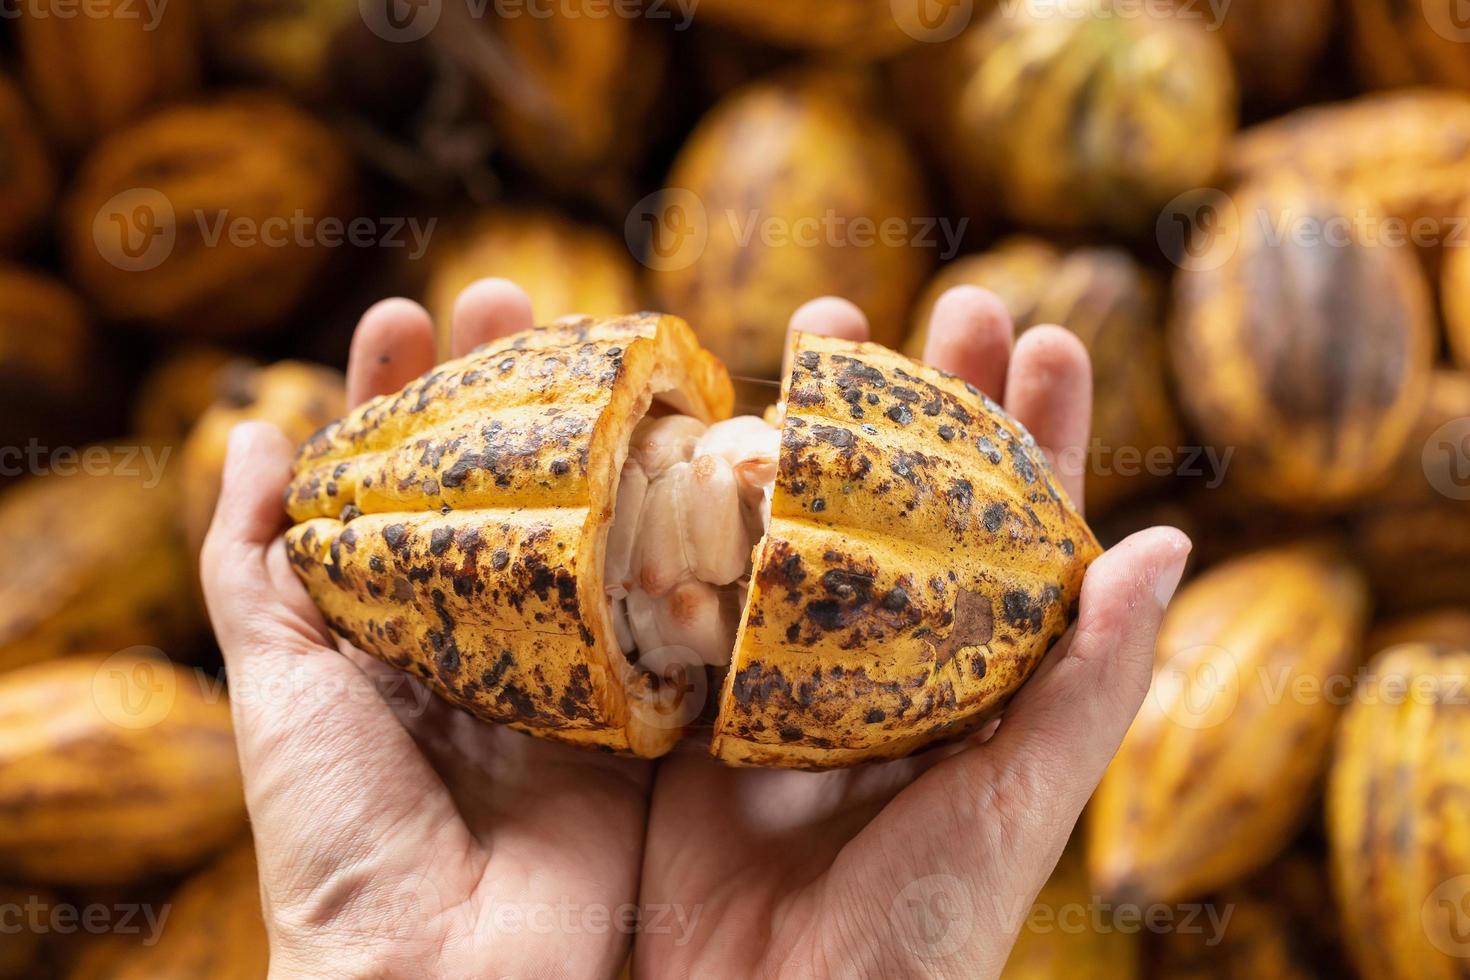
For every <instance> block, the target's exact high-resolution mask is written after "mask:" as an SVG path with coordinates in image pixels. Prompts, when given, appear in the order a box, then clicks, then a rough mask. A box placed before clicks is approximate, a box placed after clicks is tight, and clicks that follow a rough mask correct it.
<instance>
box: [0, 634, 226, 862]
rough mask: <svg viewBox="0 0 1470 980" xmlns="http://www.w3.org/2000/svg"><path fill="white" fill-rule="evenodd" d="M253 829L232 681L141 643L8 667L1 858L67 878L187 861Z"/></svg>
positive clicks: (1, 693) (1, 720)
mask: <svg viewBox="0 0 1470 980" xmlns="http://www.w3.org/2000/svg"><path fill="white" fill-rule="evenodd" d="M244 830H245V800H244V795H243V791H242V789H241V785H240V769H239V763H238V761H237V760H236V756H235V741H234V737H233V735H232V732H231V728H230V705H229V702H228V700H227V699H226V698H225V697H224V694H223V689H222V688H219V689H216V688H214V687H212V686H211V682H210V681H209V680H208V679H206V678H205V677H204V676H203V675H201V674H199V673H198V672H196V671H193V670H190V669H186V668H183V667H178V666H175V665H173V664H170V663H169V662H168V661H166V660H164V659H162V658H161V657H155V656H152V655H149V654H146V653H144V652H142V651H138V650H133V649H130V650H124V651H120V652H118V653H115V654H83V655H79V656H75V657H62V658H59V659H57V660H53V661H50V662H47V663H42V664H36V665H34V666H31V667H26V668H24V669H21V670H16V671H11V672H10V673H7V674H4V675H3V676H0V867H3V868H4V869H5V873H6V874H7V876H10V877H16V878H21V879H25V880H35V881H41V882H47V883H55V884H59V885H63V884H64V885H106V884H123V883H127V882H131V881H136V880H140V879H142V878H143V877H145V876H147V875H151V874H159V873H166V872H170V871H177V870H181V869H183V868H186V867H188V866H190V865H192V864H194V863H195V862H197V861H199V860H200V859H202V858H204V857H206V856H208V855H209V854H211V853H212V852H214V851H215V850H217V849H218V848H220V847H222V846H223V845H224V844H226V843H227V842H228V841H230V840H231V839H233V838H236V837H238V836H239V835H240V834H242V833H243V832H244Z"/></svg>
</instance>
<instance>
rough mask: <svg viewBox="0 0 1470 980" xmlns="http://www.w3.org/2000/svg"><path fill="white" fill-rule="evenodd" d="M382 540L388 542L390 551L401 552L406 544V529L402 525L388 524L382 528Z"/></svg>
mask: <svg viewBox="0 0 1470 980" xmlns="http://www.w3.org/2000/svg"><path fill="white" fill-rule="evenodd" d="M383 540H384V541H386V542H388V548H389V549H390V550H391V551H394V552H399V551H402V550H403V547H404V545H405V544H406V543H407V542H408V528H407V527H405V526H403V525H402V524H389V525H388V526H387V527H385V528H383Z"/></svg>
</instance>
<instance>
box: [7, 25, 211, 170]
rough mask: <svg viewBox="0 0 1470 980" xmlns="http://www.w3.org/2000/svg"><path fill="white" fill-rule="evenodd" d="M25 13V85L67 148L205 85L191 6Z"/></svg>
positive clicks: (22, 51)
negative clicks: (201, 74)
mask: <svg viewBox="0 0 1470 980" xmlns="http://www.w3.org/2000/svg"><path fill="white" fill-rule="evenodd" d="M20 9H21V10H22V12H23V13H22V16H21V17H20V21H19V31H18V33H19V38H20V55H21V62H22V65H23V67H24V69H25V81H26V86H27V88H28V89H29V91H30V92H31V95H32V97H33V98H34V99H35V100H36V104H37V105H38V107H39V108H40V111H41V114H42V117H43V119H44V121H45V125H46V127H47V129H48V130H49V131H50V132H51V134H52V135H53V136H54V137H55V138H56V139H57V140H58V141H59V142H61V143H62V144H63V145H66V146H68V147H71V148H73V149H75V148H79V147H82V146H84V145H86V144H89V143H92V142H93V141H95V140H96V139H97V138H98V137H101V136H103V135H105V134H107V133H110V132H113V131H114V130H117V129H119V128H121V127H122V126H124V125H126V124H128V123H130V122H132V121H134V120H135V119H138V118H139V117H141V116H143V115H145V114H146V113H147V112H149V111H150V110H152V109H154V108H156V107H158V106H161V105H164V104H166V103H168V102H173V101H176V100H178V99H180V98H183V97H184V96H187V95H188V94H189V93H191V92H192V91H193V90H194V89H195V88H196V87H197V86H198V84H199V68H200V66H199V43H198V36H197V35H198V24H197V22H196V19H195V8H194V4H193V3H192V2H186V3H167V4H165V3H135V2H131V0H93V2H91V3H89V4H88V6H87V8H86V10H85V11H83V12H81V13H80V14H78V15H74V16H70V17H65V16H61V15H60V11H59V9H58V10H51V11H46V10H44V9H42V8H35V7H29V6H22V7H21V8H20Z"/></svg>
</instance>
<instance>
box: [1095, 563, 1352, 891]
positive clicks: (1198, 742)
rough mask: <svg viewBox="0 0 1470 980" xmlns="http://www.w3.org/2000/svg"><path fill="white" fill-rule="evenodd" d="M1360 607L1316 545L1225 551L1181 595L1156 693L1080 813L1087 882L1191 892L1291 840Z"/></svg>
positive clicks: (1347, 568) (1348, 663)
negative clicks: (1233, 555) (1223, 559)
mask: <svg viewBox="0 0 1470 980" xmlns="http://www.w3.org/2000/svg"><path fill="white" fill-rule="evenodd" d="M1367 605H1368V597H1367V590H1366V588H1365V586H1364V583H1363V581H1362V577H1361V575H1360V574H1359V573H1358V572H1357V571H1356V570H1355V569H1354V568H1353V567H1352V566H1351V565H1349V564H1347V562H1346V560H1345V559H1344V558H1343V557H1342V556H1341V555H1340V554H1338V553H1337V551H1336V550H1335V549H1333V548H1329V547H1327V546H1323V545H1317V544H1300V545H1294V546H1289V547H1283V548H1277V549H1272V550H1268V551H1262V552H1258V553H1256V554H1253V555H1247V556H1244V557H1241V558H1238V559H1235V560H1233V561H1230V562H1227V563H1225V564H1223V565H1220V566H1218V567H1216V568H1214V569H1211V570H1209V571H1207V572H1205V573H1203V574H1201V575H1200V576H1199V577H1198V578H1196V579H1194V580H1193V581H1191V582H1190V583H1188V584H1187V585H1186V586H1185V587H1184V588H1183V589H1182V590H1181V591H1180V593H1179V594H1178V595H1177V596H1176V597H1175V599H1174V601H1173V603H1172V604H1171V605H1170V606H1169V610H1168V612H1167V613H1165V616H1164V622H1163V625H1162V627H1161V628H1160V630H1159V639H1158V646H1157V651H1156V662H1155V670H1154V683H1153V687H1152V689H1151V690H1150V693H1149V696H1148V697H1147V698H1146V699H1145V700H1144V704H1143V708H1142V709H1141V710H1140V711H1139V714H1138V717H1137V718H1136V719H1135V721H1134V723H1133V726H1132V727H1131V728H1130V729H1129V731H1128V734H1127V736H1126V737H1125V738H1124V740H1123V745H1122V747H1121V748H1120V749H1119V750H1118V754H1117V756H1116V757H1115V758H1114V759H1113V761H1112V763H1111V764H1110V765H1109V766H1108V769H1107V772H1106V774H1104V776H1103V779H1102V783H1101V784H1100V785H1099V786H1098V790H1097V793H1096V794H1095V795H1094V796H1093V799H1092V803H1091V804H1090V806H1089V808H1088V812H1087V849H1088V850H1087V855H1088V861H1089V866H1090V870H1091V875H1092V881H1093V884H1094V885H1096V886H1097V887H1098V888H1099V889H1101V890H1102V892H1103V893H1104V894H1105V895H1110V896H1116V897H1122V898H1125V899H1126V900H1130V901H1138V902H1142V903H1148V902H1172V901H1177V900H1181V899H1188V898H1194V897H1198V896H1200V895H1203V894H1205V893H1206V892H1209V891H1212V890H1214V889H1217V888H1222V887H1225V886H1226V885H1230V884H1233V883H1234V882H1236V881H1238V880H1240V879H1242V878H1244V877H1245V876H1246V875H1248V874H1250V873H1252V872H1254V871H1257V870H1259V869H1260V868H1261V867H1262V866H1264V865H1265V864H1266V863H1267V862H1269V861H1270V860H1271V859H1272V858H1274V857H1276V855H1277V854H1278V853H1280V851H1281V850H1282V849H1284V848H1285V847H1286V845H1287V844H1288V843H1290V841H1291V838H1292V834H1293V833H1294V832H1295V831H1296V829H1297V827H1298V825H1299V824H1300V822H1301V820H1302V818H1303V817H1304V816H1305V815H1306V811H1307V807H1308V806H1309V804H1310V803H1311V802H1312V796H1313V792H1314V789H1315V782H1316V780H1317V777H1318V776H1319V775H1320V773H1321V771H1322V769H1323V767H1324V766H1325V764H1326V762H1327V752H1328V747H1329V744H1330V742H1331V738H1332V730H1333V726H1334V725H1335V723H1336V721H1337V717H1338V714H1339V711H1338V705H1339V703H1340V700H1341V698H1340V695H1342V694H1343V693H1344V692H1343V691H1342V690H1339V688H1340V687H1341V686H1342V685H1344V684H1346V683H1348V678H1349V677H1350V675H1351V672H1352V671H1353V669H1354V668H1355V667H1356V666H1357V663H1358V656H1359V644H1360V642H1361V640H1362V631H1363V628H1364V625H1365V622H1366V617H1367ZM1201 841H1208V842H1209V845H1208V846H1205V847H1202V846H1200V842H1201Z"/></svg>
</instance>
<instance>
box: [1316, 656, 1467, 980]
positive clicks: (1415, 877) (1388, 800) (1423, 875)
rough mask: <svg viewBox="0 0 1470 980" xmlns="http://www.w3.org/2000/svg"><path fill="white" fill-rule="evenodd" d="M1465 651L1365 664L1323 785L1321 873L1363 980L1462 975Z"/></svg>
mask: <svg viewBox="0 0 1470 980" xmlns="http://www.w3.org/2000/svg"><path fill="white" fill-rule="evenodd" d="M1467 692H1470V649H1467V648H1465V647H1452V646H1428V645H1413V646H1400V647H1394V648H1393V649H1390V650H1387V651H1385V652H1384V653H1382V654H1380V655H1379V656H1377V657H1376V658H1374V660H1373V661H1372V662H1371V663H1370V665H1369V667H1368V676H1367V677H1366V678H1365V679H1364V681H1363V682H1362V684H1361V685H1360V686H1359V690H1358V694H1357V696H1356V697H1355V698H1354V699H1353V703H1352V705H1351V706H1350V707H1349V708H1348V710H1347V712H1346V714H1345V715H1344V717H1343V722H1342V729H1341V731H1340V733H1339V734H1338V738H1337V745H1336V749H1335V755H1334V757H1333V762H1332V771H1331V774H1330V777H1329V779H1328V787H1327V829H1328V836H1329V840H1330V842H1331V848H1332V871H1333V879H1334V882H1335V884H1336V890H1337V897H1338V902H1339V904H1340V905H1341V908H1342V921H1343V935H1344V936H1346V937H1347V941H1348V944H1349V947H1350V949H1351V950H1352V953H1353V957H1354V959H1355V961H1356V964H1357V967H1358V970H1359V972H1360V973H1361V974H1362V975H1363V977H1365V978H1367V980H1435V978H1450V977H1461V976H1464V973H1465V957H1466V956H1467V955H1470V940H1467V935H1466V920H1465V917H1466V914H1467V912H1466V910H1467V909H1470V776H1467V773H1470V765H1467V759H1466V752H1467V748H1470V707H1467V705H1470V694H1467Z"/></svg>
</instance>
